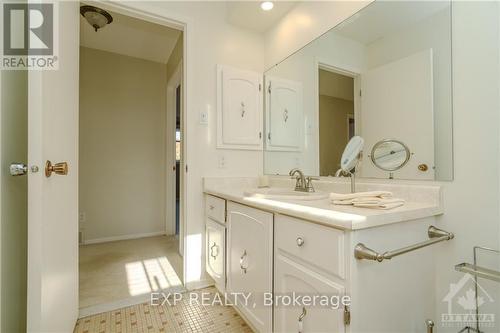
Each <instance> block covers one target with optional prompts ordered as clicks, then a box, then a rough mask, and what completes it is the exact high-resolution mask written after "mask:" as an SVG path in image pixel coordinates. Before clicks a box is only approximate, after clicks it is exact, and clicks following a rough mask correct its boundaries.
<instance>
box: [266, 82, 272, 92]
mask: <svg viewBox="0 0 500 333" xmlns="http://www.w3.org/2000/svg"><path fill="white" fill-rule="evenodd" d="M267 92H268V93H269V94H271V83H269V86H268V87H267Z"/></svg>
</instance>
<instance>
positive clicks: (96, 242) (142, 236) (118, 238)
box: [82, 231, 166, 245]
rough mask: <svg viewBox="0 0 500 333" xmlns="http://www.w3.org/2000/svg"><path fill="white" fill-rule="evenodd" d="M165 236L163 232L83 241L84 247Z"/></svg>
mask: <svg viewBox="0 0 500 333" xmlns="http://www.w3.org/2000/svg"><path fill="white" fill-rule="evenodd" d="M163 235H166V233H165V231H155V232H147V233H143V234H132V235H121V236H111V237H103V238H94V239H84V240H83V243H82V244H84V245H89V244H98V243H106V242H114V241H120V240H127V239H137V238H145V237H154V236H163Z"/></svg>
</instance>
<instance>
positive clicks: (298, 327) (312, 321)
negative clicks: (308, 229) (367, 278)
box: [274, 254, 345, 333]
mask: <svg viewBox="0 0 500 333" xmlns="http://www.w3.org/2000/svg"><path fill="white" fill-rule="evenodd" d="M274 281H275V282H274V293H275V296H276V295H292V293H294V292H295V293H296V294H301V295H311V296H312V295H326V296H333V295H337V296H339V297H340V298H341V297H342V296H343V295H344V288H343V286H341V285H339V284H336V283H335V282H333V281H331V280H329V279H327V278H325V277H323V276H322V275H320V274H318V273H316V272H313V271H311V270H309V269H308V268H306V267H304V266H302V265H300V264H298V263H296V262H294V261H293V260H290V259H289V258H287V257H285V256H282V255H280V254H278V255H277V256H276V261H275V276H274ZM275 299H276V297H275ZM304 309H305V311H304ZM302 313H305V315H304V316H303V318H302V322H300V317H301V314H302ZM274 331H275V332H303V333H307V332H345V326H344V308H343V307H342V306H339V308H338V309H332V308H327V307H321V306H318V305H316V306H314V305H312V304H311V305H309V306H298V307H292V306H283V305H282V304H277V303H275V306H274Z"/></svg>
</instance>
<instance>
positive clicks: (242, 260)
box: [240, 250, 248, 274]
mask: <svg viewBox="0 0 500 333" xmlns="http://www.w3.org/2000/svg"><path fill="white" fill-rule="evenodd" d="M246 257H247V250H245V251H243V255H242V256H241V257H240V268H241V270H242V271H243V273H245V274H246V273H247V269H248V265H246V266H243V263H244V261H245V259H246Z"/></svg>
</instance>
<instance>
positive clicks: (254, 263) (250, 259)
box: [227, 202, 273, 332]
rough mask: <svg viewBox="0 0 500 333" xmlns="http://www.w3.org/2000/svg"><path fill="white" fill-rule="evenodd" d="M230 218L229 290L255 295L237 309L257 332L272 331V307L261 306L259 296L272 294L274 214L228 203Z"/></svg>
mask: <svg viewBox="0 0 500 333" xmlns="http://www.w3.org/2000/svg"><path fill="white" fill-rule="evenodd" d="M227 218H228V229H227V231H228V247H227V248H228V252H227V268H228V270H227V291H228V292H232V293H252V298H251V301H250V302H249V303H248V304H244V303H242V302H238V305H237V308H238V309H239V310H240V311H241V313H242V314H243V316H244V317H245V318H246V319H247V320H248V321H250V323H251V325H252V326H253V327H254V328H255V329H256V330H258V331H259V332H271V331H272V307H263V306H261V305H260V303H261V302H262V299H261V298H260V297H262V296H263V294H264V293H271V292H272V272H273V266H272V263H273V245H272V239H273V238H272V237H273V233H272V231H273V214H270V213H267V212H263V211H261V210H258V209H254V208H250V207H247V206H243V205H240V204H236V203H232V202H229V203H228V205H227ZM254 302H255V303H256V304H257V305H256V306H255V307H254V306H253V304H254Z"/></svg>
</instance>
